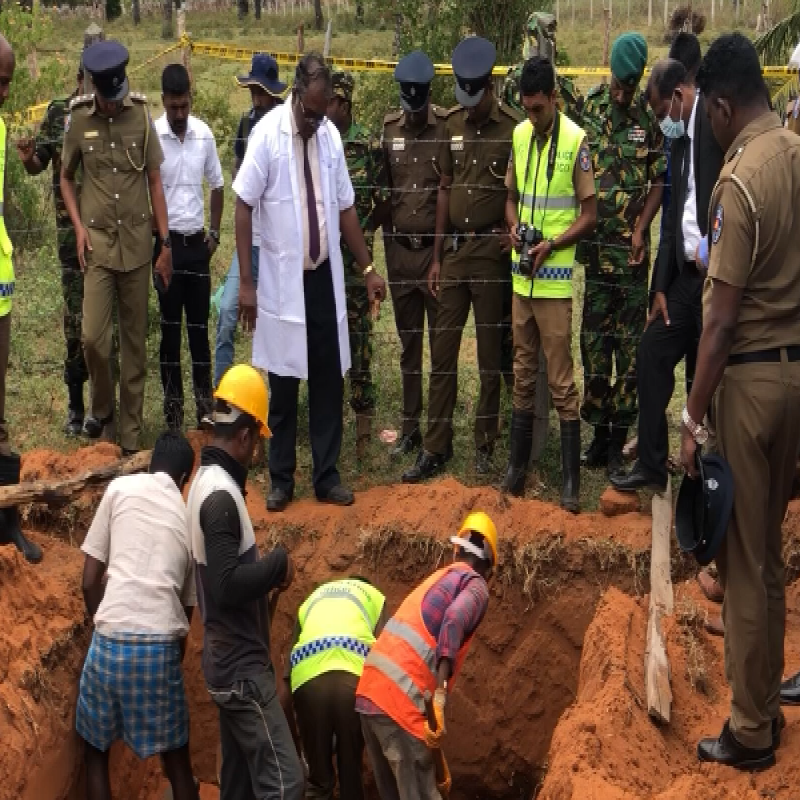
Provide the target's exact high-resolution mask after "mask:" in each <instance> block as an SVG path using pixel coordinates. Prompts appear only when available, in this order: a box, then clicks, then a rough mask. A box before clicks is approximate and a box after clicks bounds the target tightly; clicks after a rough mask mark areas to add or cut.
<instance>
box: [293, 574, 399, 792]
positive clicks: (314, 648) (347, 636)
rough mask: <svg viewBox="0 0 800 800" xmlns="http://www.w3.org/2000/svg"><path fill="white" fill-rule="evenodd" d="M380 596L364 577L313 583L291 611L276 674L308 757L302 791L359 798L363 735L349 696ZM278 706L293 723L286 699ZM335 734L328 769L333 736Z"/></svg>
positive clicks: (380, 617) (381, 606) (381, 610)
mask: <svg viewBox="0 0 800 800" xmlns="http://www.w3.org/2000/svg"><path fill="white" fill-rule="evenodd" d="M385 613H386V598H385V597H384V596H383V594H381V592H379V591H378V590H377V589H376V588H375V587H374V586H372V585H371V584H370V583H369V581H367V580H366V579H364V578H356V577H354V578H346V579H345V580H339V581H331V582H330V583H325V584H323V585H322V586H320V587H318V588H317V589H316V590H315V591H314V592H312V593H311V594H310V595H309V597H308V599H307V600H306V601H305V602H304V603H303V605H301V606H300V610H299V611H298V612H297V623H296V624H295V629H294V636H293V637H292V641H293V644H292V652H291V656H290V658H289V661H288V662H287V665H286V675H285V676H284V679H285V681H286V682H287V683H289V684H290V687H291V692H288V691H287V692H286V695H287V696H288V697H290V698H291V700H290V703H291V704H293V705H294V711H295V715H296V716H297V724H298V726H299V728H300V740H301V742H302V745H303V752H304V754H305V757H306V761H307V763H308V771H309V774H308V787H307V791H306V797H313V798H317V799H318V800H322V798H324V800H332V798H333V790H334V787H335V785H336V775H338V776H339V796H340V797H343V798H347V800H363V798H364V786H363V782H362V778H361V774H362V764H363V760H364V736H363V734H362V732H361V719H360V717H359V715H358V713H356V708H355V694H356V687H357V686H358V680H359V678H360V677H361V672H362V670H363V669H364V659H365V658H366V657H367V655H368V654H369V651H370V649H371V647H372V645H373V644H375V637H376V636H377V635H379V634H380V631H381V629H382V628H383V625H384V623H385V621H386V620H385ZM284 710H285V711H286V716H287V719H288V720H289V725H290V726H291V725H292V724H293V718H292V713H291V705H290V706H289V708H285V709H284ZM334 736H335V737H336V772H335V773H334V770H333V738H334Z"/></svg>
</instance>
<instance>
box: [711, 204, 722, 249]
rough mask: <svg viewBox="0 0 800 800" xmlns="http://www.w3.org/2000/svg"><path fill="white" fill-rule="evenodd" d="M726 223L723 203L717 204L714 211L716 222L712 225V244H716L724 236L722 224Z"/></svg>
mask: <svg viewBox="0 0 800 800" xmlns="http://www.w3.org/2000/svg"><path fill="white" fill-rule="evenodd" d="M724 221H725V212H724V211H723V210H722V203H717V207H716V208H715V209H714V221H713V222H712V223H711V244H716V243H717V242H718V241H719V237H720V236H722V223H723V222H724Z"/></svg>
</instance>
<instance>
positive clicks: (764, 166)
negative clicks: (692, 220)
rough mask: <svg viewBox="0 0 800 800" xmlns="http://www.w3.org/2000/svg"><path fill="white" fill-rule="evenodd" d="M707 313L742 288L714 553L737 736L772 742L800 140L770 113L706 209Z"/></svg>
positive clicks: (743, 140)
mask: <svg viewBox="0 0 800 800" xmlns="http://www.w3.org/2000/svg"><path fill="white" fill-rule="evenodd" d="M710 209H711V219H710V231H711V233H710V262H709V270H708V279H707V284H706V291H705V293H704V301H705V305H706V308H705V311H706V314H707V312H708V303H709V300H710V298H711V297H712V296H713V292H714V285H715V283H716V282H718V281H719V282H724V283H726V284H728V285H731V286H735V287H738V288H740V289H741V290H742V300H741V306H740V309H739V317H738V321H737V324H736V327H735V329H734V331H733V333H732V335H733V345H732V347H731V355H730V357H729V360H728V365H727V368H726V370H725V374H724V376H723V378H722V381H721V382H720V384H719V387H718V389H717V393H716V397H715V406H714V409H715V423H716V429H717V448H718V451H719V453H720V454H721V455H722V456H723V458H725V459H726V460H727V461H728V463H729V464H730V466H731V469H732V471H733V477H734V485H735V495H734V502H733V514H732V516H731V521H730V523H729V525H728V530H727V534H726V536H725V539H724V541H723V543H722V547H721V549H720V551H719V555H718V556H717V566H718V568H719V577H720V583H721V584H722V587H723V589H724V590H725V603H724V605H723V609H722V616H723V620H724V623H725V670H726V677H727V679H728V682H729V684H730V686H731V690H732V695H733V696H732V701H731V731H732V732H733V734H734V735H735V737H736V739H737V740H738V741H739V742H740V743H741V744H742V745H744V746H745V747H750V748H767V747H770V745H771V741H772V740H771V724H772V720H774V719H776V718H777V717H778V712H779V691H780V683H781V674H782V670H783V640H784V624H785V615H786V608H785V601H784V581H785V575H784V563H783V556H782V541H781V523H782V522H783V518H784V515H785V513H786V508H787V506H788V503H789V499H790V497H791V494H792V482H793V480H794V474H795V465H796V464H797V460H798V454H799V453H800V412H799V411H798V410H799V409H800V313H798V309H800V251H798V249H797V246H796V243H795V240H794V238H793V236H792V235H791V234H792V231H796V230H798V229H799V228H800V139H798V138H797V136H796V135H795V134H794V133H792V132H790V131H787V130H785V129H783V128H782V127H781V124H780V121H779V120H778V118H777V116H776V115H775V114H773V113H772V112H768V113H765V114H763V115H762V116H760V117H759V118H758V119H756V120H754V121H753V122H751V123H750V124H749V125H748V126H747V127H746V128H745V129H744V130H743V131H742V132H741V133H740V134H739V136H738V137H737V139H736V141H734V143H733V145H732V146H731V148H730V150H729V151H728V153H727V156H726V164H725V166H724V167H723V169H722V172H721V173H720V176H719V181H718V183H717V186H716V188H715V190H714V194H713V197H712V200H711V204H710Z"/></svg>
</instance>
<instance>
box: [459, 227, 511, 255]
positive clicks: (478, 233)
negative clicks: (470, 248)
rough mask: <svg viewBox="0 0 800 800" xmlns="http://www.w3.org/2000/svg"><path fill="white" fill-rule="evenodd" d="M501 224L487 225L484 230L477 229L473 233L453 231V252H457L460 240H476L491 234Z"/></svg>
mask: <svg viewBox="0 0 800 800" xmlns="http://www.w3.org/2000/svg"><path fill="white" fill-rule="evenodd" d="M502 224H503V223H502V222H495V223H492V224H491V225H487V226H486V227H485V228H478V229H477V230H474V231H462V230H461V229H460V228H454V229H453V250H458V242H459V240H460V239H464V240H467V239H476V238H477V237H479V236H485V235H486V234H487V233H493V232H494V229H495V228H500V227H502Z"/></svg>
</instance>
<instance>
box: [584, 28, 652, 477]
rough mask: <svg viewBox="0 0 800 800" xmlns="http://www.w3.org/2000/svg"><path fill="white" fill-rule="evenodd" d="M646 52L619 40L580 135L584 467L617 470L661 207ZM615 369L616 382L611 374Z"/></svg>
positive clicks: (630, 411)
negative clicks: (584, 199)
mask: <svg viewBox="0 0 800 800" xmlns="http://www.w3.org/2000/svg"><path fill="white" fill-rule="evenodd" d="M646 63H647V43H646V41H645V40H644V38H643V37H642V36H641V35H640V34H638V33H626V34H623V35H622V36H620V37H619V38H618V39H617V40H616V41H615V42H614V46H613V49H612V52H611V73H612V74H611V84H610V85H603V86H598V87H597V88H596V89H593V90H592V91H591V92H589V94H588V95H587V98H586V104H585V106H584V109H583V125H582V127H583V129H584V130H585V131H586V134H587V136H588V138H589V142H590V146H591V151H592V160H593V166H594V173H595V180H596V184H597V230H596V240H595V241H594V242H588V243H586V247H585V250H584V253H585V255H586V258H587V266H586V287H585V292H584V302H583V327H582V330H581V356H582V359H583V373H584V400H583V406H582V408H581V416H582V418H583V419H584V420H585V421H586V422H588V423H589V424H590V425H592V426H593V427H594V438H593V440H592V443H591V445H590V446H589V449H588V450H587V451H586V453H585V454H584V459H583V461H584V464H585V465H586V466H588V467H600V466H607V468H608V473H609V475H612V474H615V473H616V472H619V471H620V470H621V469H622V467H623V461H622V448H623V445H624V444H625V439H626V437H627V433H628V428H629V427H630V426H631V425H632V424H633V423H634V421H635V419H636V414H637V394H636V349H637V347H638V344H639V337H640V336H641V334H642V331H643V330H644V327H645V322H646V320H647V306H648V302H647V281H648V269H649V262H650V252H649V250H650V224H651V223H652V221H653V218H654V217H655V215H656V213H657V212H658V209H659V207H660V205H661V196H662V191H663V180H664V174H665V172H666V169H667V163H666V158H665V156H664V138H663V135H662V133H661V130H660V129H659V127H658V123H657V121H656V118H655V116H654V115H653V112H652V111H651V110H650V109H649V108H648V107H647V100H646V99H645V96H644V94H643V93H642V92H640V91H639V81H640V80H641V77H642V73H643V72H644V67H645V64H646ZM615 368H616V380H615V381H614V382H613V383H612V381H611V377H612V372H613V371H614V370H615Z"/></svg>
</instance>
